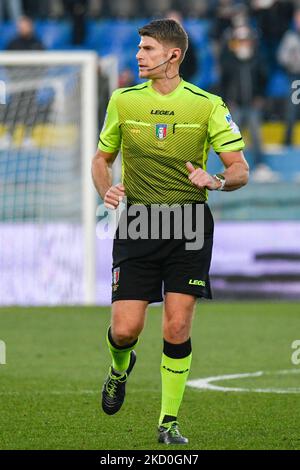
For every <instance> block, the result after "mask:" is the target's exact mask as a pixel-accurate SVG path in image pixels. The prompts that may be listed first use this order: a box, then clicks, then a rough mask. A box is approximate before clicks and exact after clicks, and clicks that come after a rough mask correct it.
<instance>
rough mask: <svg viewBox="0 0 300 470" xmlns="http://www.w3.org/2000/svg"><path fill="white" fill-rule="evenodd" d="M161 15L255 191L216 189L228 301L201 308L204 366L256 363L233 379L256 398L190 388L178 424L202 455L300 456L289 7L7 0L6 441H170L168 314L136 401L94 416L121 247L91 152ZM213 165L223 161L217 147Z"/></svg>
mask: <svg viewBox="0 0 300 470" xmlns="http://www.w3.org/2000/svg"><path fill="white" fill-rule="evenodd" d="M24 15H26V17H25V18H24ZM164 16H168V17H173V18H177V19H179V20H180V21H182V22H183V24H184V26H185V27H186V29H187V31H188V33H189V35H190V40H191V48H190V51H189V55H188V57H187V59H186V64H185V66H184V69H183V71H182V74H183V77H184V78H185V79H186V80H190V81H192V82H194V83H195V84H197V85H198V86H200V87H203V88H205V89H206V90H208V91H211V92H213V93H217V94H220V95H222V96H223V97H224V99H225V101H226V102H227V104H228V105H229V107H230V109H231V111H232V114H233V116H234V119H235V120H236V121H237V122H238V123H239V125H240V126H241V127H242V128H243V133H244V134H245V137H246V140H247V149H246V152H245V153H246V158H247V160H248V162H249V164H250V168H251V176H250V182H249V184H248V185H247V186H246V187H245V188H243V189H241V190H240V191H238V192H233V193H221V194H219V193H217V192H215V193H212V194H210V195H209V202H210V206H211V208H212V211H213V213H214V217H215V221H216V225H215V246H214V253H213V261H212V269H211V277H212V286H213V291H214V297H215V299H216V300H217V301H216V302H201V303H199V305H198V307H197V309H198V312H199V315H196V316H195V322H194V327H193V339H194V341H193V351H194V360H193V366H192V371H191V379H198V378H199V377H202V378H203V377H205V376H207V377H212V376H218V374H219V376H224V374H241V373H250V377H249V378H248V379H247V380H246V381H245V379H244V378H242V377H241V378H240V379H236V380H235V381H234V382H233V386H234V385H235V386H237V387H241V388H243V387H247V388H248V393H244V392H245V390H244V392H243V391H242V392H241V393H238V392H237V393H220V392H217V391H211V390H210V391H207V392H206V393H200V392H199V390H196V389H191V388H188V389H187V391H186V397H185V402H184V405H183V412H182V415H181V418H180V419H181V423H182V426H183V429H189V430H190V434H191V441H190V445H189V448H190V449H200V448H207V449H213V448H217V449H229V448H231V449H262V448H270V449H278V448H284V449H287V448H288V449H296V448H298V449H299V410H300V407H299V372H300V369H299V367H298V368H295V365H299V364H298V362H297V361H296V360H295V361H294V362H293V363H291V354H292V352H293V349H291V345H292V344H294V341H295V340H296V339H297V333H299V299H300V243H299V240H300V155H299V150H300V148H299V147H300V127H299V126H300V123H299V109H300V105H299V104H297V103H298V99H299V92H298V91H297V90H298V89H299V85H300V84H299V83H298V80H299V79H300V16H299V10H298V2H297V1H288V0H286V1H283V0H249V1H235V0H209V1H208V0H185V1H183V0H182V1H180V0H144V1H141V0H109V1H108V0H90V1H88V0H86V1H85V0H52V1H51V2H42V1H38V0H24V1H21V0H7V1H6V0H0V49H1V52H0V305H1V308H0V373H1V383H0V396H1V398H3V406H2V407H1V429H2V431H1V433H0V449H12V448H13V449H41V448H44V449H66V448H67V449H155V448H159V446H158V445H157V444H155V427H156V420H157V418H158V416H157V412H158V409H159V404H158V403H159V400H160V377H159V363H160V357H161V338H160V335H159V334H158V332H159V330H160V325H161V308H160V307H157V306H154V307H151V315H149V318H148V325H147V328H146V329H145V331H144V333H143V341H141V342H140V345H139V351H138V355H139V359H138V363H137V373H136V374H133V377H132V379H131V384H130V387H128V399H127V401H126V403H125V406H124V409H122V411H121V413H118V415H117V416H116V417H115V418H113V419H111V417H107V416H105V415H104V414H103V413H102V414H99V411H98V408H99V404H98V402H99V390H100V388H101V384H102V381H103V378H104V376H105V374H106V373H107V366H108V364H109V357H108V352H107V350H106V349H107V348H106V345H105V340H104V336H105V331H106V328H107V326H108V324H109V315H110V308H109V305H110V289H111V288H110V284H111V274H110V273H111V244H112V242H111V240H109V239H104V240H101V239H99V238H97V237H96V236H95V234H96V224H97V223H98V224H99V222H100V218H99V217H98V218H96V217H95V213H96V205H97V203H98V204H100V203H101V201H100V200H99V199H98V200H97V198H96V194H95V191H94V189H93V186H92V182H91V178H90V162H91V158H92V156H93V154H94V152H95V149H96V146H97V140H98V134H99V130H100V129H101V126H102V124H103V120H104V116H105V109H106V105H107V102H108V99H109V95H110V93H111V92H112V91H113V89H115V88H116V87H118V86H130V85H132V84H134V83H136V82H138V80H139V79H138V76H137V68H136V61H135V54H136V51H137V43H138V40H139V38H138V34H137V28H138V27H139V26H141V25H143V24H145V23H146V22H148V21H149V19H151V18H159V17H164ZM293 84H294V88H293V87H292V85H293ZM293 93H295V95H294V98H295V99H294V100H292V94H293ZM120 167H121V157H118V159H117V164H116V165H115V168H114V178H115V181H119V179H120ZM208 170H209V171H210V172H217V171H219V170H221V165H220V161H219V158H218V157H217V156H216V155H215V154H214V153H213V152H212V153H211V154H210V157H209V162H208ZM98 227H99V226H97V228H98ZM237 300H242V301H243V302H237ZM248 300H251V302H249V303H248V302H245V301H248ZM278 300H281V302H277V301H278ZM283 300H285V301H283ZM84 304H88V305H89V304H92V305H96V306H94V307H84V306H83V305H84ZM76 305H77V307H76ZM33 306H35V307H36V308H32V307H33ZM45 306H50V307H51V308H46V307H45ZM100 306H101V307H100ZM1 340H2V341H1ZM99 343H100V351H101V354H99ZM5 346H6V347H7V351H6V352H7V363H6V365H5V366H2V365H1V364H4V363H5V357H4V356H3V353H4V352H5ZM295 347H296V346H295ZM1 352H2V356H1ZM296 354H297V352H296V351H295V357H296V359H297V357H298V358H299V351H298V356H297V355H296ZM149 364H151V365H153V367H149ZM258 370H259V371H264V372H263V373H261V374H260V373H258V374H257V371H258ZM251 373H254V375H251ZM237 377H240V375H238V376H237ZM221 385H224V386H225V387H226V386H228V381H224V382H221ZM257 389H258V390H262V392H266V393H257V392H256V391H255V390H257ZM251 391H252V392H251ZM137 393H138V394H139V399H140V403H141V408H142V409H143V413H142V415H143V416H140V413H137V410H136V403H135V400H134V397H135V396H136V394H137ZM145 419H146V420H147V426H145ZM150 428H151V429H153V434H151V432H150V431H149V429H150ZM112 436H113V438H112Z"/></svg>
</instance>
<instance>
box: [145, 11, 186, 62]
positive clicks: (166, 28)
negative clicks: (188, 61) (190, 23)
mask: <svg viewBox="0 0 300 470" xmlns="http://www.w3.org/2000/svg"><path fill="white" fill-rule="evenodd" d="M139 35H140V36H150V37H151V38H154V39H156V40H157V41H158V42H160V43H168V44H174V46H175V47H178V48H179V49H180V50H181V62H182V61H183V59H184V56H185V53H186V51H187V48H188V45H189V39H188V35H187V33H186V31H185V30H184V29H183V27H182V26H181V25H180V24H179V23H178V22H177V21H175V20H168V19H165V20H153V21H151V22H150V23H148V24H146V25H145V26H143V27H142V28H140V29H139Z"/></svg>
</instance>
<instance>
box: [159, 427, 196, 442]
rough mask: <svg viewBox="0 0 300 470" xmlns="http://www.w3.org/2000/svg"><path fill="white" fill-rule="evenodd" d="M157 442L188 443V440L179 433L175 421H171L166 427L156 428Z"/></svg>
mask: <svg viewBox="0 0 300 470" xmlns="http://www.w3.org/2000/svg"><path fill="white" fill-rule="evenodd" d="M168 424H169V423H168ZM158 442H159V443H160V444H188V442H189V440H188V439H187V438H186V437H183V436H182V435H181V434H180V431H179V429H178V423H177V421H173V422H172V423H170V425H169V426H168V427H167V426H160V427H159V428H158Z"/></svg>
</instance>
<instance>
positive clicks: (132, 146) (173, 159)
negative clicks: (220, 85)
mask: <svg viewBox="0 0 300 470" xmlns="http://www.w3.org/2000/svg"><path fill="white" fill-rule="evenodd" d="M210 146H212V147H213V149H214V151H215V152H216V153H221V152H234V151H239V150H242V149H243V148H244V146H245V144H244V141H243V138H242V136H241V134H240V131H239V128H238V127H237V126H236V125H235V123H234V122H233V120H232V118H231V115H230V112H229V110H228V108H227V106H226V105H225V104H224V102H223V100H222V99H221V98H220V97H219V96H216V95H213V94H211V93H208V92H206V91H204V90H202V89H201V88H198V87H197V86H195V85H192V84H191V83H188V82H186V81H184V80H182V81H181V82H180V84H179V85H178V86H177V88H176V89H175V90H174V91H173V92H171V93H169V94H167V95H161V94H160V93H158V92H157V91H156V90H154V88H153V87H152V82H151V81H148V82H146V83H143V84H141V85H137V86H133V87H130V88H120V89H117V90H115V91H114V93H113V94H112V96H111V99H110V102H109V105H108V108H107V114H106V118H105V123H104V126H103V129H102V131H101V133H100V140H99V146H98V148H99V149H100V150H103V151H104V152H109V153H113V152H115V151H118V150H119V149H121V151H122V183H123V184H124V186H125V189H126V196H127V200H128V202H129V203H130V204H145V205H150V204H189V203H193V202H203V201H206V200H207V196H208V194H207V190H200V189H198V188H197V187H195V186H194V185H193V184H192V183H191V182H190V180H189V179H188V175H189V173H188V170H187V168H186V166H185V163H186V162H187V161H190V162H191V163H192V164H193V165H194V167H195V168H199V167H201V168H203V169H204V170H205V168H206V162H207V158H208V152H209V148H210Z"/></svg>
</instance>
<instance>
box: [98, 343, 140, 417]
mask: <svg viewBox="0 0 300 470" xmlns="http://www.w3.org/2000/svg"><path fill="white" fill-rule="evenodd" d="M135 362H136V353H135V351H131V353H130V362H129V366H128V369H127V371H126V372H125V374H123V375H121V376H116V375H113V369H112V367H110V369H109V373H108V376H107V379H106V380H105V382H104V385H103V388H102V409H103V411H104V412H105V413H106V414H108V415H114V414H115V413H117V412H118V411H119V409H120V408H121V406H122V405H123V402H124V399H125V386H126V382H127V379H128V376H129V374H130V372H131V371H132V369H133V367H134V364H135Z"/></svg>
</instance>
